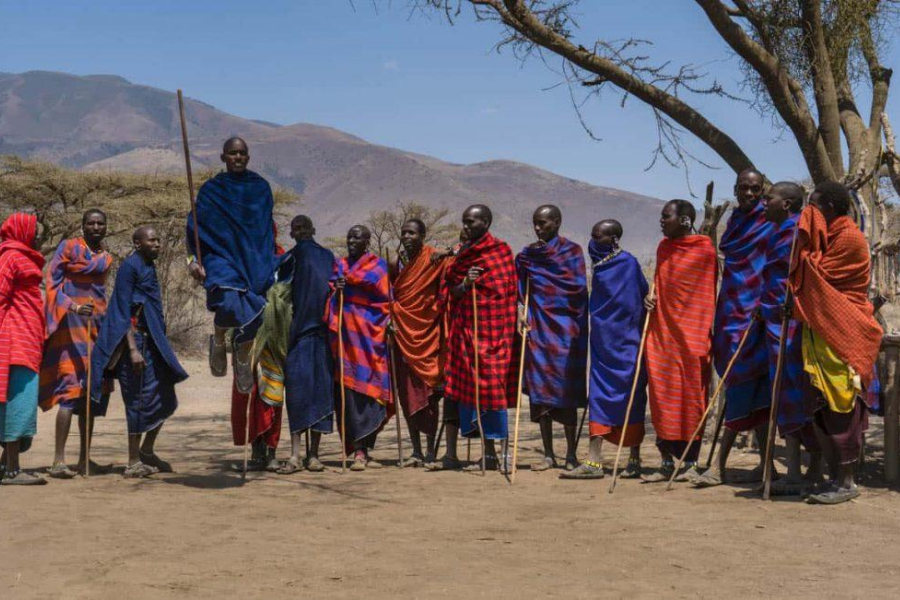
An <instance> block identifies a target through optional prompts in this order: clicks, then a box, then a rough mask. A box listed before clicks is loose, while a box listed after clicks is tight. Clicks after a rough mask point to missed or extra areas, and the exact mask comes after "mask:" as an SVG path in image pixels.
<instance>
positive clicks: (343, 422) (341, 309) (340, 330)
mask: <svg viewBox="0 0 900 600" xmlns="http://www.w3.org/2000/svg"><path fill="white" fill-rule="evenodd" d="M338 372H339V376H340V378H341V382H340V383H341V473H344V472H346V471H347V441H346V440H347V390H345V389H344V290H338Z"/></svg>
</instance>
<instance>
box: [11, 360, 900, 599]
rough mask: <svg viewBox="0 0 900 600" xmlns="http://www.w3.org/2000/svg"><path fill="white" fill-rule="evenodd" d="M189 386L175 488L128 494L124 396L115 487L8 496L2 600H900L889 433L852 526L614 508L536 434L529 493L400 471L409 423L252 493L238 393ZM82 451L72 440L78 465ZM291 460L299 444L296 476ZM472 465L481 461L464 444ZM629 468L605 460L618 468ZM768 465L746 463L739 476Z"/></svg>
mask: <svg viewBox="0 0 900 600" xmlns="http://www.w3.org/2000/svg"><path fill="white" fill-rule="evenodd" d="M187 367H188V370H189V372H190V373H191V378H190V379H189V380H188V381H187V382H185V383H184V384H182V385H180V386H179V388H178V391H179V398H180V402H181V406H180V409H179V411H178V413H176V416H175V417H174V418H172V419H171V420H170V421H169V422H168V423H167V424H166V426H165V429H164V430H163V432H162V434H161V435H160V440H159V444H158V451H159V453H160V455H161V456H163V457H164V458H166V459H169V460H171V461H172V463H173V464H174V466H175V467H176V470H177V471H178V472H177V473H175V474H170V475H157V476H155V477H153V478H151V479H145V480H140V481H134V480H125V479H123V478H122V477H121V469H122V467H123V464H124V462H125V458H126V456H127V453H126V452H127V449H126V437H125V421H124V414H123V408H122V405H121V400H120V399H119V398H118V396H114V397H113V400H112V403H111V406H110V411H109V416H108V417H106V418H105V419H103V420H101V421H99V422H98V426H97V432H96V434H95V443H96V445H95V450H94V453H93V456H94V458H95V459H97V460H99V461H100V462H115V463H116V464H117V471H116V473H115V474H112V475H103V476H92V477H91V478H90V479H83V478H76V479H74V480H71V481H57V480H51V481H50V483H49V484H48V485H46V486H42V487H33V488H21V489H12V488H9V487H4V488H2V489H0V523H2V535H0V561H2V569H0V586H2V587H0V589H2V590H4V591H3V592H2V596H3V597H5V598H30V597H42V598H48V597H49V598H53V597H66V598H88V597H90V598H105V597H110V598H113V597H115V598H123V597H124V598H129V599H134V598H167V597H183V596H192V597H213V596H219V597H221V596H226V597H269V598H281V597H298V596H300V597H331V598H334V597H339V598H343V597H347V598H355V597H398V596H400V597H433V596H445V597H451V596H453V597H482V596H493V597H509V596H512V595H516V596H519V597H540V596H544V597H545V596H565V597H584V598H587V597H598V596H603V597H623V596H628V597H660V596H665V597H696V596H704V597H711V596H719V597H729V596H732V597H733V596H742V597H747V596H750V597H762V596H767V597H771V596H776V597H782V596H795V597H796V596H800V597H823V596H825V597H847V596H853V597H896V595H897V592H898V589H900V559H898V557H900V502H898V500H900V497H898V494H897V492H896V491H892V490H890V489H887V488H886V487H885V486H884V484H883V483H882V474H881V462H880V461H881V456H880V455H881V449H880V444H881V441H880V439H879V437H880V420H875V423H873V429H872V434H871V435H870V448H869V458H868V461H867V464H866V467H865V470H864V476H863V484H864V489H863V493H862V495H861V497H860V498H859V499H857V500H855V501H853V502H851V503H847V504H844V505H841V506H836V507H820V506H810V505H806V504H803V503H800V502H799V501H796V500H777V501H773V502H762V501H761V500H760V499H759V497H758V495H757V494H756V493H754V491H753V490H752V488H751V487H750V486H744V487H727V486H722V487H719V488H713V489H708V490H694V489H691V488H690V487H688V486H687V484H680V485H679V486H678V487H677V488H676V489H674V490H673V491H671V492H668V493H667V492H665V491H664V485H663V486H660V485H659V484H657V485H651V484H642V483H640V482H636V481H620V482H619V484H618V486H617V489H616V492H615V494H613V495H610V494H609V493H608V488H609V481H610V478H609V477H608V476H607V478H605V479H603V480H600V481H584V482H582V481H561V480H559V479H558V478H557V475H558V471H556V472H553V471H549V472H544V473H532V472H529V471H528V469H527V465H528V464H529V463H530V462H532V461H534V460H535V459H536V458H537V456H538V448H539V446H540V440H539V434H538V431H537V429H536V428H535V427H533V426H532V425H531V424H530V423H523V425H524V427H523V435H522V443H521V448H522V450H521V451H520V454H519V464H520V465H521V466H522V467H523V468H522V470H521V471H520V472H519V475H518V478H517V481H516V484H515V485H514V486H511V485H510V484H509V483H508V482H507V480H506V479H505V478H504V477H503V476H502V475H500V474H499V473H496V472H495V473H488V474H487V476H486V477H484V478H482V477H480V476H478V475H471V474H463V473H450V472H448V473H425V472H423V471H422V470H420V469H403V470H401V469H397V468H396V466H395V465H396V456H397V454H396V445H395V444H396V438H395V430H394V428H393V423H392V424H391V426H390V427H389V428H388V431H387V432H386V433H384V434H383V435H382V436H381V437H380V438H379V442H378V448H377V449H376V451H375V453H374V456H375V457H376V458H378V459H380V460H382V461H384V462H385V468H383V469H381V470H378V471H368V472H365V473H350V472H348V473H347V474H344V475H341V474H340V472H339V471H340V467H339V458H340V457H339V446H338V444H337V442H336V441H335V440H336V436H334V435H332V436H327V437H326V438H325V439H324V440H323V447H322V458H323V459H324V460H325V462H326V463H327V464H328V465H329V470H328V471H327V472H325V473H318V474H315V473H307V472H301V473H297V474H295V475H290V476H280V475H274V474H251V475H250V476H249V477H248V480H247V481H246V482H242V481H241V477H240V474H238V473H234V472H233V471H232V470H231V469H230V468H229V467H230V465H231V464H232V463H233V462H235V461H238V460H240V459H241V457H242V451H241V449H240V448H235V447H233V446H232V445H231V433H230V425H229V420H228V410H229V404H230V400H229V399H230V386H229V383H230V382H229V380H225V379H214V378H212V377H210V376H209V375H208V373H206V372H205V370H204V367H203V364H202V363H201V362H199V361H191V362H188V363H187ZM525 414H526V411H523V418H524V416H525ZM54 417H55V412H50V413H47V414H42V415H41V417H40V422H39V434H38V438H37V439H36V443H35V448H34V449H33V450H32V451H30V452H28V453H27V454H26V455H24V457H23V458H24V465H25V466H26V467H27V468H33V467H44V466H46V465H49V463H50V461H51V459H52V447H53V419H54ZM285 421H286V419H285ZM73 433H75V428H74V427H73ZM560 434H561V432H560ZM560 438H561V435H560ZM561 443H562V441H561V439H560V440H558V441H557V444H558V449H559V450H562V448H561V447H560V445H561ZM76 444H77V437H75V436H73V437H72V438H70V444H69V457H70V463H72V462H74V461H73V459H74V458H75V451H76ZM288 446H289V441H288V436H287V431H286V430H285V431H284V434H283V436H282V449H281V450H280V452H279V454H280V456H281V458H286V457H287V447H288ZM581 448H582V454H583V453H584V452H585V451H586V444H584V443H583V444H582V446H581ZM460 449H461V454H462V455H463V457H464V455H465V443H464V442H461V444H460ZM614 450H615V449H614V448H611V447H606V448H605V455H604V456H605V459H606V462H607V463H611V461H612V456H613V454H614ZM643 450H644V457H645V464H651V465H655V464H658V456H657V454H656V452H655V450H654V448H653V446H652V442H651V441H650V440H647V441H646V442H645V444H644V449H643ZM407 452H408V446H407ZM477 454H478V451H477V448H476V445H474V444H473V457H475V456H477ZM704 455H705V453H704ZM756 460H757V456H756V455H755V454H753V453H744V452H741V451H735V452H734V453H733V460H732V462H733V463H734V466H736V467H737V468H749V467H750V466H752V465H753V464H754V463H755V461H756Z"/></svg>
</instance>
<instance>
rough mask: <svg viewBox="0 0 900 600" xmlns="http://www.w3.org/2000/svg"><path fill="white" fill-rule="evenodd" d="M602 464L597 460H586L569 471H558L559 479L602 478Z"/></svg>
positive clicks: (603, 475) (603, 474)
mask: <svg viewBox="0 0 900 600" xmlns="http://www.w3.org/2000/svg"><path fill="white" fill-rule="evenodd" d="M605 476H606V474H605V473H604V472H603V465H602V464H600V463H598V462H593V461H590V460H586V461H584V462H583V463H581V464H580V465H578V466H577V467H575V468H574V469H572V470H571V471H566V472H565V473H560V475H559V478H560V479H603V477H605Z"/></svg>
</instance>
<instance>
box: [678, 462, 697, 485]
mask: <svg viewBox="0 0 900 600" xmlns="http://www.w3.org/2000/svg"><path fill="white" fill-rule="evenodd" d="M698 479H700V470H699V469H697V463H686V464H685V468H684V469H682V470H681V472H680V473H678V475H676V476H675V481H678V482H683V481H689V482H690V483H694V482H695V481H697V480H698Z"/></svg>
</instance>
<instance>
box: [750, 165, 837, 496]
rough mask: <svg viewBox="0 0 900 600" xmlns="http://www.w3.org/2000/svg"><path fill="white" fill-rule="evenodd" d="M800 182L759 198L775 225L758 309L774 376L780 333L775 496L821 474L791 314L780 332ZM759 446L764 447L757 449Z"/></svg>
mask: <svg viewBox="0 0 900 600" xmlns="http://www.w3.org/2000/svg"><path fill="white" fill-rule="evenodd" d="M803 197H804V192H803V188H802V187H800V186H799V185H797V184H796V183H792V182H790V181H781V182H779V183H776V184H775V185H773V186H772V187H771V188H770V189H769V191H768V192H767V193H766V195H765V196H764V197H763V202H764V203H765V206H766V218H767V219H768V220H769V221H771V222H772V223H773V224H774V225H775V233H774V234H773V235H772V237H771V238H770V239H769V244H768V249H767V250H766V266H765V268H764V269H763V280H764V284H763V293H762V297H761V299H760V314H761V316H762V319H763V322H764V323H765V327H766V346H767V348H768V355H769V378H770V379H771V380H772V382H773V383H774V382H775V374H776V371H777V367H778V358H779V356H778V355H779V351H780V344H779V342H780V341H781V336H782V335H784V336H786V339H785V343H784V356H783V357H782V372H781V373H782V374H781V392H780V393H779V396H778V415H777V424H778V430H779V431H780V433H781V436H782V437H783V438H784V439H785V444H786V445H787V475H786V476H784V477H780V478H778V479H777V480H775V481H774V482H772V493H773V494H775V495H777V496H796V495H800V494H802V493H803V492H805V491H806V490H807V489H808V488H809V486H810V485H814V484H817V483H819V482H820V480H821V477H822V452H821V450H820V448H819V444H818V442H817V441H816V437H815V432H814V431H813V425H812V417H813V415H812V412H811V411H810V410H809V407H807V406H805V404H804V402H803V379H804V375H803V353H802V337H801V334H802V331H803V330H802V328H801V326H800V323H798V322H797V320H796V319H789V320H788V324H787V328H786V330H785V331H784V332H782V321H783V318H784V314H783V308H784V301H785V294H786V293H787V287H788V271H789V269H790V266H791V265H790V262H791V249H792V247H793V242H794V239H795V233H796V231H797V222H798V220H799V218H800V211H801V210H802V209H803ZM801 446H805V447H806V449H807V450H808V451H809V453H810V466H809V470H808V471H807V474H806V480H804V478H803V476H802V472H801V465H802V462H801ZM760 451H761V452H765V447H763V448H761V449H760Z"/></svg>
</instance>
